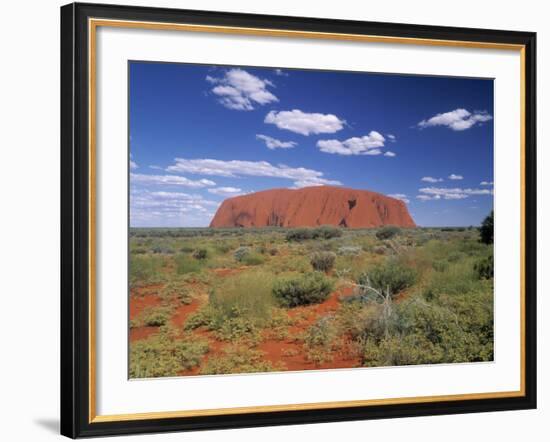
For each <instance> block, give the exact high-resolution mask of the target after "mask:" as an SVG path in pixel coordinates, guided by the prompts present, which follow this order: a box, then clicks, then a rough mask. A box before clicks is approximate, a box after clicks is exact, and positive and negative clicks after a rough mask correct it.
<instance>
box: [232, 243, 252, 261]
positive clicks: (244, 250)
mask: <svg viewBox="0 0 550 442" xmlns="http://www.w3.org/2000/svg"><path fill="white" fill-rule="evenodd" d="M249 253H251V251H250V247H246V246H241V247H239V248H238V249H237V250H235V252H234V253H233V257H234V258H235V261H239V262H241V261H242V260H243V259H244V257H245V256H246V255H248V254H249Z"/></svg>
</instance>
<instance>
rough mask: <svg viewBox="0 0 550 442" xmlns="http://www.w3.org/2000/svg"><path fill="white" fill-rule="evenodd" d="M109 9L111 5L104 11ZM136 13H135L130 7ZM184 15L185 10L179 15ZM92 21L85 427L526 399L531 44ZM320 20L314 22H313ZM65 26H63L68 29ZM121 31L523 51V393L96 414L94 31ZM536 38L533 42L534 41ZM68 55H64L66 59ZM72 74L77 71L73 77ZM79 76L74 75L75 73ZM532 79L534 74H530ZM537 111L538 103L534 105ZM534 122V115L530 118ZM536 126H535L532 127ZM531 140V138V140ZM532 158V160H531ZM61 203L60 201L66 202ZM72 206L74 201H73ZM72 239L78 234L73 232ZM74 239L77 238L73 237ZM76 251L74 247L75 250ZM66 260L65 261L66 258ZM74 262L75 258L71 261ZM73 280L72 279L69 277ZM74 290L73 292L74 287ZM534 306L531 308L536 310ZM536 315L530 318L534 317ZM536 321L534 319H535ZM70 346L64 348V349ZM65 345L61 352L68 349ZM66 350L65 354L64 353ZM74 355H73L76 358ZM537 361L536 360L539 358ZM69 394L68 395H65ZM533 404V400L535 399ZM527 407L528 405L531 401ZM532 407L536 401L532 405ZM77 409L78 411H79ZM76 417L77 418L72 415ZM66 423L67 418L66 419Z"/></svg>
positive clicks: (69, 428)
mask: <svg viewBox="0 0 550 442" xmlns="http://www.w3.org/2000/svg"><path fill="white" fill-rule="evenodd" d="M85 6H86V7H90V6H94V5H85ZM97 6H98V7H104V6H105V5H97ZM106 7H107V8H108V7H109V6H106ZM69 8H71V14H70V15H71V19H70V21H71V23H70V24H71V26H70V28H71V32H72V33H73V34H74V33H75V32H76V31H75V27H76V24H75V20H76V15H77V9H78V5H74V4H73V5H67V6H64V7H62V24H61V27H62V34H67V33H68V32H69V26H68V22H69V18H68V16H69V13H68V12H67V11H69ZM130 9H132V8H130ZM180 12H182V13H183V12H185V11H180ZM63 16H65V19H63ZM87 20H88V22H87V23H88V37H89V39H88V51H87V65H88V75H89V85H88V86H89V87H88V92H89V93H88V124H89V140H88V148H89V155H90V156H89V163H88V175H89V190H90V191H89V194H88V195H89V200H88V216H89V218H88V220H89V229H88V235H87V236H88V242H89V248H88V260H89V279H88V281H89V282H88V290H89V296H88V306H87V307H88V309H87V311H88V321H89V335H88V349H89V353H88V362H89V366H88V394H87V395H86V396H87V398H88V402H87V407H86V408H87V413H86V414H87V419H86V420H87V424H88V425H90V426H95V425H101V424H104V423H113V422H132V421H146V420H158V419H174V418H186V417H187V418H188V417H201V416H222V415H223V416H231V415H244V414H249V413H278V412H281V411H311V410H327V409H334V408H342V409H348V408H359V407H365V406H373V407H376V406H385V405H398V404H406V405H410V404H428V403H437V402H459V401H474V400H478V401H483V400H490V399H499V398H500V399H506V398H510V399H512V398H516V399H517V398H525V399H528V398H527V394H528V391H527V379H526V375H527V369H526V357H527V355H526V351H527V350H526V339H527V335H526V315H527V305H526V295H527V294H526V287H525V282H526V273H525V272H526V259H527V256H526V249H525V245H526V241H527V239H528V238H527V237H526V235H527V229H526V224H525V223H526V219H525V218H526V210H527V204H526V191H527V183H526V176H525V172H526V167H527V164H526V156H527V155H529V157H530V158H531V157H533V156H534V138H533V140H532V141H531V143H530V144H531V145H532V146H527V141H528V140H527V138H526V137H527V132H526V131H527V127H526V126H527V121H526V118H527V109H526V108H527V105H528V103H527V92H528V91H527V83H526V82H527V79H526V77H527V75H528V71H527V60H526V57H527V54H526V52H527V43H511V44H507V43H491V42H488V43H483V42H479V41H471V42H470V41H463V40H444V39H443V40H442V39H429V38H412V37H409V38H404V37H391V36H376V35H362V34H346V33H330V32H329V33H324V32H311V31H294V30H287V29H265V28H243V27H238V26H235V27H233V26H211V25H196V24H192V25H189V24H182V23H166V22H150V21H136V20H111V19H96V18H93V17H87ZM312 20H316V19H312ZM64 22H65V24H64ZM112 25H114V26H117V27H133V28H136V27H144V28H145V29H155V28H157V29H164V30H167V29H169V30H184V31H191V32H217V33H238V34H245V35H265V36H287V37H288V36H292V37H296V38H315V39H319V38H323V39H337V40H346V41H368V42H376V43H381V42H385V43H393V44H395V43H403V44H425V45H430V46H434V45H436V46H450V47H453V46H454V47H457V46H459V47H471V48H487V49H503V50H513V51H519V52H520V59H521V62H520V64H521V68H520V69H521V106H522V107H521V140H520V144H521V161H520V163H521V164H520V167H521V212H522V213H521V237H522V240H521V257H522V260H521V292H522V294H521V306H520V309H521V312H520V315H521V350H520V353H521V369H520V371H521V380H520V383H521V386H520V390H519V391H510V392H495V393H479V394H459V395H441V396H421V397H408V398H391V399H373V400H365V401H341V402H326V403H309V404H288V405H277V406H259V407H238V408H228V409H213V410H188V411H172V412H151V413H132V414H119V415H98V414H97V413H96V397H95V391H96V375H95V368H94V369H92V368H91V367H95V361H96V350H95V338H96V335H95V320H96V317H95V203H96V201H95V198H96V195H95V191H93V189H95V174H96V165H95V111H96V109H95V105H96V102H95V100H96V97H95V74H96V73H95V52H96V46H95V37H96V29H97V26H112ZM531 37H532V39H533V44H534V41H535V40H534V39H535V37H534V36H533V35H532V36H531ZM72 43H73V45H72V52H73V53H72V54H71V62H72V63H73V64H74V63H75V62H76V58H77V56H78V55H77V48H76V47H75V46H76V39H75V40H74V41H72ZM66 46H67V45H65V49H64V48H63V47H64V45H63V41H62V58H65V62H66V58H67V57H68V55H67V54H68V51H67V47H66ZM63 54H65V55H63ZM533 56H534V53H533V54H531V57H533ZM530 62H531V63H534V59H533V60H530ZM63 64H64V60H63V59H62V83H63V81H64V80H63V79H64V78H65V81H67V75H65V76H64V74H63V73H64V72H65V71H66V67H64V66H63ZM73 74H74V72H73ZM74 75H75V74H74ZM532 75H533V73H532ZM75 82H76V75H75V76H74V78H72V83H75ZM72 86H73V89H72V92H73V94H74V92H75V89H76V88H75V84H72ZM534 87H535V85H534V83H533V84H530V89H531V91H532V89H533V88H534ZM66 89H67V88H66V86H65V87H64V86H63V84H62V118H61V121H62V126H64V127H65V129H66V125H67V106H68V101H67V99H66V98H67V97H66V94H67V90H66ZM77 105H78V103H75V102H74V101H71V108H72V109H73V110H74V108H75V107H77ZM531 105H532V106H534V103H532V104H531ZM71 117H72V118H73V121H75V120H76V116H75V115H74V114H72V113H71ZM531 117H532V115H531ZM531 123H532V122H531ZM63 132H64V131H63V128H62V135H63ZM532 136H533V135H532ZM67 144H68V142H67V140H65V141H63V139H62V150H63V152H64V153H63V155H62V157H65V162H63V161H64V160H63V158H62V178H61V181H62V186H63V183H66V182H67V181H68V178H67V176H66V175H63V173H64V172H63V169H64V168H66V167H67V160H68V154H67V148H66V147H64V146H67ZM71 146H72V148H74V149H76V148H77V146H76V145H75V140H74V136H73V139H72V143H71ZM528 147H529V149H530V151H529V152H527V151H526V149H527V148H528ZM533 158H534V157H533ZM70 159H71V161H73V160H74V158H73V156H72V155H71V157H70ZM70 166H71V170H72V171H73V175H74V170H76V169H77V167H78V166H77V164H76V163H71V164H70ZM72 179H73V182H72V185H73V187H74V176H73V178H72ZM74 197H75V194H74V193H71V198H74ZM62 200H63V201H66V200H67V198H62ZM63 201H62V202H63ZM71 202H72V201H71ZM532 206H533V204H532V203H529V207H532ZM74 209H75V208H74V207H73V206H72V205H71V210H73V211H74ZM66 212H67V206H66V205H65V206H63V204H62V219H63V213H65V215H66ZM66 224H67V220H66V219H65V221H64V225H65V227H66ZM71 233H72V234H73V235H74V234H75V232H71ZM535 233H536V232H530V234H531V236H533V234H535ZM66 237H67V235H66V232H65V234H64V233H63V228H62V242H64V240H63V238H66ZM73 240H74V238H73ZM73 247H74V246H73ZM72 252H75V250H74V248H73V249H72ZM65 259H66V257H65ZM72 259H74V257H72ZM63 262H64V254H63V251H62V269H63V268H66V262H65V264H63ZM71 276H73V275H72V274H71ZM63 279H64V278H63V277H62V280H63ZM63 287H64V285H63V281H62V292H63V291H66V290H67V287H65V288H63ZM73 289H74V288H73ZM73 295H74V296H76V293H73ZM62 299H63V300H64V301H62V330H63V329H64V328H65V329H66V326H67V324H66V321H65V327H64V325H63V324H64V322H63V317H65V319H66V316H67V312H66V309H64V308H63V302H64V303H65V304H67V301H66V297H62ZM71 306H72V308H73V309H74V305H72V303H71ZM532 307H533V306H532ZM531 315H532V313H531ZM72 317H73V319H75V312H74V311H73V316H72ZM531 319H532V318H531ZM71 325H72V327H73V329H76V328H77V327H78V324H75V323H73V324H71ZM65 346H66V345H65ZM65 346H62V347H65ZM62 350H63V349H62ZM73 356H74V354H73ZM534 356H535V355H534ZM63 359H64V358H63V355H62V366H63ZM535 360H536V359H535ZM533 368H534V369H536V367H530V369H531V371H533ZM73 370H75V367H74V366H73ZM75 375H78V373H73V376H75ZM62 376H63V370H62ZM72 382H73V385H72V388H71V389H72V390H74V389H75V388H78V387H75V385H76V383H77V382H76V380H75V379H74V378H73V379H72ZM65 390H67V387H65ZM65 393H66V392H65ZM72 393H73V394H72V395H73V396H74V400H75V401H74V402H73V406H74V405H76V404H75V402H78V398H77V396H78V395H75V394H74V393H75V392H74V391H72ZM63 396H66V394H64V393H63V386H62V416H63V415H65V416H66V415H67V413H68V410H67V407H66V405H67V401H66V400H63ZM531 396H533V392H531ZM532 400H535V399H534V398H533V397H532ZM528 402H529V401H528ZM531 402H532V401H531ZM75 408H78V407H75ZM522 408H528V407H522ZM73 414H74V413H73ZM65 421H66V419H65ZM72 421H73V422H72V423H71V425H64V424H63V418H62V425H61V426H62V433H63V434H65V435H68V436H70V437H77V436H79V435H80V434H82V432H81V431H78V427H79V426H81V424H79V423H78V422H77V421H78V418H77V417H76V416H73V419H72Z"/></svg>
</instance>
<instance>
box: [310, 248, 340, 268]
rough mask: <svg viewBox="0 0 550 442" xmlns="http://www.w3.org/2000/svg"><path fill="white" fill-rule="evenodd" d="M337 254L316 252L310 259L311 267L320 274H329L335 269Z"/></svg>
mask: <svg viewBox="0 0 550 442" xmlns="http://www.w3.org/2000/svg"><path fill="white" fill-rule="evenodd" d="M334 261H336V254H335V253H333V252H315V253H313V254H312V255H311V257H310V262H311V266H312V267H313V269H314V270H317V271H319V272H325V273H326V272H328V271H330V270H332V268H333V267H334Z"/></svg>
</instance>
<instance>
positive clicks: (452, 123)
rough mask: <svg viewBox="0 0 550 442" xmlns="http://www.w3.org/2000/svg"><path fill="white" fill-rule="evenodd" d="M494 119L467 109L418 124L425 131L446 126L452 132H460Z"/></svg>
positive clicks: (447, 113)
mask: <svg viewBox="0 0 550 442" xmlns="http://www.w3.org/2000/svg"><path fill="white" fill-rule="evenodd" d="M492 118H493V117H492V116H491V115H489V114H488V113H487V112H486V111H474V112H473V113H472V112H470V111H468V110H466V109H455V110H453V111H450V112H445V113H441V114H437V115H434V116H433V117H431V118H429V119H427V120H422V121H421V122H420V123H418V127H420V128H421V129H424V128H426V127H432V126H446V127H448V128H450V129H452V130H456V131H460V130H466V129H470V128H471V127H473V126H475V125H476V124H480V123H484V122H486V121H489V120H492Z"/></svg>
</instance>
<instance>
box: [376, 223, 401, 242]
mask: <svg viewBox="0 0 550 442" xmlns="http://www.w3.org/2000/svg"><path fill="white" fill-rule="evenodd" d="M398 233H401V229H400V228H399V227H396V226H384V227H382V228H381V229H379V230H378V231H377V232H376V237H377V238H378V239H390V238H393V237H394V236H395V235H397V234H398Z"/></svg>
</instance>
